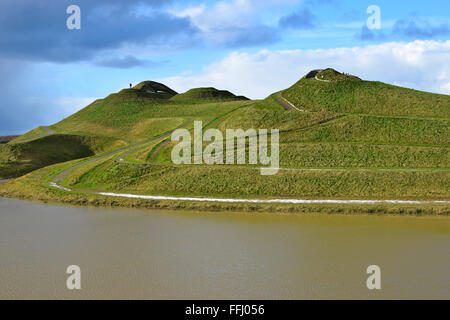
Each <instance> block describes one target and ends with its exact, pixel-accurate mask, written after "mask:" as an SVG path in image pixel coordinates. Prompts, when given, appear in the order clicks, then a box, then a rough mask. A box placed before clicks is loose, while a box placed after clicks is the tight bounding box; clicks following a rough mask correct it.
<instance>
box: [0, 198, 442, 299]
mask: <svg viewBox="0 0 450 320" xmlns="http://www.w3.org/2000/svg"><path fill="white" fill-rule="evenodd" d="M449 248H450V219H448V218H433V217H426V218H417V217H370V216H342V215H340V216H331V215H269V214H255V215H250V214H238V213H226V214H221V213H184V212H183V213H181V212H176V213H173V212H158V211H140V210H122V209H96V208H77V207H63V206H55V205H45V204H36V203H32V202H26V201H21V200H13V199H5V198H0V298H3V299H12V298H145V299H154V298H172V299H178V298H183V299H206V298H208V299H216V298H217V299H222V298H223V299H260V298H261V299H305V298H306V299H310V298H314V299H316V298H344V299H346V298H363V299H365V298H445V299H448V298H450V275H449V270H450V259H449V258H450V249H449ZM72 264H75V265H79V266H80V267H81V283H82V284H81V285H82V289H81V290H79V291H76V290H74V291H69V290H68V289H66V277H67V275H66V274H65V271H66V268H67V266H69V265H72ZM372 264H376V265H379V266H380V267H381V273H382V289H381V290H379V291H375V292H374V291H369V290H368V289H367V288H366V279H367V277H368V275H366V273H365V271H366V268H367V266H369V265H372Z"/></svg>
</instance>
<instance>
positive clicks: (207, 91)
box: [172, 87, 249, 101]
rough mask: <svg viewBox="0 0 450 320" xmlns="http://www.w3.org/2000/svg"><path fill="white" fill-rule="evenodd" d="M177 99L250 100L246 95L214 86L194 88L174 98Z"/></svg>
mask: <svg viewBox="0 0 450 320" xmlns="http://www.w3.org/2000/svg"><path fill="white" fill-rule="evenodd" d="M172 100H175V101H182V100H188V101H238V100H249V99H248V98H247V97H244V96H236V95H234V94H233V93H231V92H230V91H228V90H217V89H216V88H213V87H207V88H194V89H190V90H188V91H186V92H185V93H182V94H178V95H176V96H174V97H173V98H172Z"/></svg>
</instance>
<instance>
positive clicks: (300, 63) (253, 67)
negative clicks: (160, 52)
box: [159, 40, 450, 99]
mask: <svg viewBox="0 0 450 320" xmlns="http://www.w3.org/2000/svg"><path fill="white" fill-rule="evenodd" d="M326 67H332V68H335V69H336V70H338V71H341V72H346V73H350V74H354V75H357V76H359V77H361V78H363V79H365V80H377V81H382V82H386V83H391V84H396V85H400V86H404V87H408V88H414V89H418V90H424V91H431V92H437V93H445V94H450V40H449V41H445V42H443V41H431V40H429V41H414V42H409V43H402V42H390V43H383V44H379V45H370V46H366V47H353V48H336V49H326V50H325V49H318V50H291V51H269V50H262V51H260V52H258V53H254V54H249V53H245V52H234V53H231V54H230V55H228V56H227V57H226V58H224V59H222V60H220V61H217V62H215V63H213V64H211V65H209V66H207V67H205V68H204V69H203V71H202V72H201V73H200V74H194V75H179V76H175V77H170V78H165V79H160V80H159V81H161V82H163V83H166V84H167V85H169V86H171V87H173V88H174V89H175V90H177V91H179V92H183V91H186V90H188V89H190V88H194V87H201V86H214V87H217V88H220V89H227V90H230V91H232V92H233V93H236V94H240V95H241V94H242V95H246V96H248V97H249V98H253V99H261V98H264V97H266V96H267V95H269V94H271V93H273V92H276V91H279V90H282V89H285V88H287V87H289V86H291V85H292V84H293V83H295V82H296V81H298V80H299V79H300V78H301V77H302V76H303V75H305V74H306V73H307V72H308V71H310V70H312V69H316V68H326Z"/></svg>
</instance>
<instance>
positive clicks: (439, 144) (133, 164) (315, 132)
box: [0, 69, 450, 214]
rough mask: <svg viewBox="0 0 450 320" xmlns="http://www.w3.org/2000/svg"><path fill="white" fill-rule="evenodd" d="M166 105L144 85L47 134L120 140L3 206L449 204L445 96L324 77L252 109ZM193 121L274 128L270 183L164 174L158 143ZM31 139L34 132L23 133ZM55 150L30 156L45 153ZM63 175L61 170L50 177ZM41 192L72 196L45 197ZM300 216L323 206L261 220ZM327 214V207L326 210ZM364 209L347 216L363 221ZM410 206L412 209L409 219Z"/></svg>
mask: <svg viewBox="0 0 450 320" xmlns="http://www.w3.org/2000/svg"><path fill="white" fill-rule="evenodd" d="M164 90H165V91H164ZM172 94H173V92H170V91H169V90H167V88H164V87H162V86H160V87H158V86H157V84H155V83H154V82H144V83H142V84H139V85H138V86H136V87H135V88H132V89H124V90H122V91H120V92H118V93H115V94H112V95H109V96H108V97H106V98H105V99H100V100H97V101H96V102H94V103H93V104H91V105H89V106H88V107H86V108H85V109H83V110H81V111H79V112H77V113H76V114H74V115H72V116H70V117H68V118H66V119H64V120H62V121H61V122H59V123H57V124H55V125H53V126H51V129H53V130H56V131H57V132H58V133H59V134H61V133H66V134H68V133H72V134H73V133H76V134H77V135H82V136H96V137H103V138H107V139H111V141H116V143H118V141H122V142H121V145H120V146H119V144H117V145H116V146H115V147H114V148H111V153H109V152H108V153H107V154H103V155H102V156H101V157H99V156H97V157H92V158H89V159H87V160H86V163H81V162H80V160H75V161H73V162H72V167H71V164H70V163H65V164H60V165H55V166H52V167H46V168H42V169H40V170H37V171H35V172H33V173H32V174H30V175H28V176H26V177H23V179H20V180H15V181H12V182H10V183H8V184H6V185H4V186H2V187H1V188H0V189H2V190H3V191H2V192H3V194H5V195H17V196H26V194H32V195H34V196H35V197H38V198H40V199H45V200H48V199H49V197H50V196H49V195H51V197H53V196H54V198H55V199H57V200H61V201H68V202H70V203H74V202H75V203H77V201H82V202H83V201H86V200H81V199H87V198H89V200H88V202H89V203H93V204H102V203H104V204H112V205H133V206H136V205H141V204H142V205H144V204H145V205H144V206H149V207H158V206H160V205H166V204H167V205H168V207H171V208H181V207H184V208H187V207H191V208H194V207H195V208H196V209H199V208H206V207H208V208H211V207H215V208H217V209H218V208H219V207H221V208H224V206H225V205H219V204H215V203H214V204H208V203H202V204H199V203H189V204H187V203H185V202H184V203H182V204H180V202H164V201H162V202H160V201H143V200H142V201H140V200H130V199H121V198H115V199H114V200H111V199H110V198H104V197H102V196H100V195H94V194H89V193H85V192H84V191H85V190H89V191H112V192H117V193H136V194H152V195H177V196H194V195H195V196H205V197H207V196H217V197H250V198H256V197H257V198H274V197H277V198H279V197H281V198H282V197H289V198H311V199H316V198H332V199H410V200H412V199H417V200H448V199H449V197H450V193H449V190H450V188H449V181H450V180H449V173H450V153H449V150H450V138H449V137H450V134H449V133H450V120H449V118H450V117H449V112H450V110H449V108H448V106H449V105H450V100H449V99H450V97H449V96H446V95H438V94H432V93H426V92H420V91H416V90H410V89H406V88H400V87H396V86H391V85H388V84H384V83H381V82H369V81H363V80H361V79H359V78H358V77H355V76H351V75H348V74H344V73H339V72H337V71H335V70H333V69H324V70H314V71H312V72H310V73H309V74H308V75H306V76H305V77H303V78H302V79H301V80H300V81H299V82H297V83H296V84H294V85H293V86H292V87H290V88H288V89H286V90H283V91H280V92H277V93H274V94H272V95H270V96H269V97H268V98H267V99H265V100H262V101H244V100H245V98H243V97H236V96H235V95H233V94H232V93H231V92H229V91H221V90H217V89H214V88H197V89H192V90H189V91H188V92H186V93H183V94H178V95H174V96H172V97H171V98H170V99H169V96H170V95H172ZM195 120H202V121H203V124H204V126H206V128H205V129H207V128H218V129H220V130H221V131H222V132H224V131H225V130H226V129H239V128H241V129H250V128H254V129H258V128H261V129H269V130H270V129H279V130H280V167H281V170H280V171H279V172H278V173H277V174H276V175H274V176H261V175H260V172H259V170H256V169H258V166H251V165H227V166H225V165H224V166H208V165H182V166H174V165H173V163H172V161H171V151H172V148H173V145H174V142H172V143H171V141H170V133H171V132H172V131H173V130H174V129H175V128H180V127H184V128H187V129H190V130H191V129H192V124H193V121H195ZM40 132H41V131H39V130H35V131H34V132H33V134H39V133H40ZM28 136H32V133H29V134H28ZM48 138H49V137H46V139H48ZM150 138H151V139H150ZM42 139H43V138H42ZM39 140H41V139H38V140H36V141H39ZM34 142H35V141H34ZM35 143H36V142H35ZM56 146H57V144H55V145H53V146H42V148H43V149H49V150H54V149H53V148H56ZM33 150H35V149H33ZM89 150H91V151H92V152H94V153H97V154H98V151H96V150H93V149H89ZM33 152H37V151H32V152H31V153H32V154H33V157H34V156H36V155H35V154H34V153H33ZM11 153H12V151H11V150H7V151H4V152H3V154H11ZM25 154H26V153H25V152H22V153H21V154H20V155H19V157H18V158H16V161H17V159H19V158H20V159H23V158H25V157H26V156H25ZM86 154H87V153H86ZM28 158H31V156H28ZM61 159H62V158H61ZM61 159H59V160H61ZM65 159H66V158H65ZM56 160H58V159H56ZM59 160H58V161H59ZM81 161H82V160H81ZM74 165H76V167H75V168H74V167H73V166H74ZM63 167H67V168H69V170H68V171H67V170H63V169H57V168H63ZM61 170H62V171H61ZM55 177H56V178H55ZM52 179H56V180H52ZM50 181H57V182H58V183H60V184H61V185H62V186H64V187H67V188H70V189H72V190H74V191H75V192H73V193H67V192H64V191H61V190H56V189H52V188H49V187H48V185H49V182H50ZM27 183H32V185H36V184H39V185H40V186H39V187H33V188H31V187H26V190H30V191H26V192H25V191H24V190H23V189H20V188H25V187H24V186H25V185H26V184H27ZM39 188H40V189H39ZM19 189H20V190H19ZM31 189H32V190H31ZM37 189H39V190H37ZM77 190H78V191H77ZM51 197H50V198H51ZM83 203H84V202H83ZM163 203H164V204H163ZM229 206H230V207H233V208H237V210H239V208H241V209H242V208H247V209H248V208H249V207H252V209H251V210H259V209H260V208H266V209H267V208H268V206H265V205H258V204H251V205H248V206H247V205H242V206H241V205H238V204H229ZM423 206H428V204H424V205H423ZM430 206H431V205H430ZM433 206H434V205H433ZM436 206H439V212H440V213H441V214H448V213H449V210H448V206H446V205H445V204H441V205H436ZM294 207H295V208H296V209H295V210H294V209H293V208H294ZM300 207H301V208H304V212H311V211H315V210H316V209H318V208H319V207H324V206H319V205H305V206H300V205H297V206H296V205H292V206H291V207H289V209H287V208H288V207H287V206H283V205H274V206H273V208H272V209H274V210H275V211H277V210H293V211H299V210H300V211H302V210H303V209H298V208H300ZM338 207H339V206H338V205H334V206H331V205H330V206H327V208H328V209H330V211H332V210H335V209H336V208H338ZM362 207H364V208H362ZM373 207H374V206H359V207H358V208H359V210H361V208H362V209H363V210H366V209H367V210H366V212H369V211H370V210H372V209H373ZM393 207H396V208H405V207H406V206H403V207H402V206H395V205H388V204H385V205H382V206H379V207H377V209H376V210H382V211H383V212H388V211H389V210H390V208H393ZM419 207H420V208H422V205H421V206H417V207H415V208H419ZM352 208H356V207H354V206H353V207H352ZM381 208H382V209H381ZM272 209H271V210H272ZM297 209H298V210H297ZM328 209H327V210H328ZM336 210H337V209H336ZM339 210H340V209H339ZM402 210H403V209H399V212H402ZM420 210H421V209H420ZM420 210H419V211H420ZM433 210H434V209H433ZM345 212H346V210H345ZM389 212H390V211H389ZM408 212H409V211H408ZM420 212H421V211H420ZM430 212H431V211H430Z"/></svg>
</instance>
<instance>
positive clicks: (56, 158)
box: [0, 134, 121, 178]
mask: <svg viewBox="0 0 450 320" xmlns="http://www.w3.org/2000/svg"><path fill="white" fill-rule="evenodd" d="M120 145H121V144H120V142H118V141H115V140H113V139H110V138H104V137H98V136H79V135H66V134H55V135H49V136H46V137H43V138H40V139H36V140H32V141H29V142H25V143H17V144H3V145H0V177H2V178H11V177H17V176H20V175H22V174H25V173H27V172H30V171H32V170H36V169H39V168H42V167H45V166H48V165H51V164H54V163H58V162H64V161H68V160H72V159H77V158H84V157H89V156H92V155H94V154H96V153H99V152H103V151H105V150H109V149H111V148H115V147H118V146H120Z"/></svg>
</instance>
